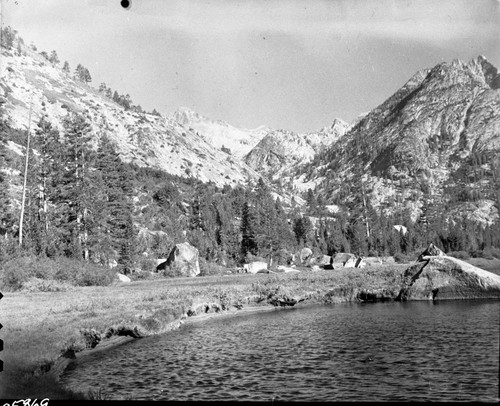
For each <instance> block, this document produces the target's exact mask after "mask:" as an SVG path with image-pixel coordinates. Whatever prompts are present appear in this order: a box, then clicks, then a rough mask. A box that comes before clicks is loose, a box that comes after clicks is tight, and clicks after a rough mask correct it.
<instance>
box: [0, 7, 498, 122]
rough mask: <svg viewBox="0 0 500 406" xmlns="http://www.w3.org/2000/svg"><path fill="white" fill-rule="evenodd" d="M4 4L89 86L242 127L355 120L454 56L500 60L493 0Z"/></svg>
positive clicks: (21, 27) (7, 15)
mask: <svg viewBox="0 0 500 406" xmlns="http://www.w3.org/2000/svg"><path fill="white" fill-rule="evenodd" d="M0 2H1V3H0V4H1V24H2V26H6V25H10V26H12V27H13V28H14V29H16V30H18V31H19V34H20V36H21V37H23V39H24V40H25V42H26V43H28V44H29V43H30V42H33V43H34V44H35V45H36V46H37V48H38V50H39V51H42V50H45V51H47V52H49V53H50V51H52V50H56V51H57V53H58V55H59V59H60V60H61V61H65V60H67V61H68V62H69V64H70V66H71V68H72V69H74V68H75V67H76V65H77V64H78V63H81V64H82V65H84V66H85V67H87V68H88V69H89V71H90V73H91V75H92V79H93V81H92V84H93V85H94V86H95V87H98V86H99V84H100V83H101V82H105V83H106V84H107V85H108V86H110V87H111V88H112V89H113V90H117V91H118V93H120V94H126V93H128V94H130V96H131V97H132V100H133V101H134V103H135V104H140V105H141V106H142V107H143V108H144V109H146V110H147V111H151V110H152V109H153V108H156V109H157V110H158V111H159V112H161V113H162V114H165V115H170V114H172V113H173V112H174V111H175V110H177V109H178V108H179V107H184V108H189V109H191V110H194V111H196V112H198V113H200V114H202V115H204V116H207V117H209V118H211V119H214V120H224V121H226V122H228V123H230V124H232V125H235V126H237V127H243V128H256V127H258V126H261V125H265V126H268V127H271V128H276V129H279V128H282V129H288V130H293V131H298V132H307V131H315V130H318V129H320V128H322V127H325V126H328V125H330V124H331V123H332V121H333V119H335V118H340V119H343V120H345V121H347V122H351V121H352V120H353V119H355V118H356V117H358V116H359V115H360V114H362V113H366V112H368V111H370V110H371V109H373V108H375V107H377V106H378V105H379V104H381V103H382V102H383V101H384V100H385V99H386V98H388V97H389V96H391V95H392V94H393V93H394V92H395V91H396V90H397V89H399V88H400V87H401V86H403V85H404V84H405V83H406V81H407V80H409V79H410V77H411V76H413V75H414V74H415V73H416V72H417V71H418V70H420V69H423V68H430V67H433V66H435V65H436V64H438V63H441V62H451V61H452V60H453V59H456V58H458V59H461V60H464V61H468V60H470V59H472V58H475V57H477V56H478V55H484V56H485V57H486V58H487V59H488V60H489V61H490V62H491V63H493V64H494V65H495V66H496V67H498V68H500V41H499V40H500V0H440V1H435V0H131V7H130V8H129V9H123V8H122V7H121V5H120V0H86V1H85V0H83V1H82V0H17V1H16V0H0ZM0 63H1V61H0Z"/></svg>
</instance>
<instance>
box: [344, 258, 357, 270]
mask: <svg viewBox="0 0 500 406" xmlns="http://www.w3.org/2000/svg"><path fill="white" fill-rule="evenodd" d="M356 261H357V258H356V257H354V256H353V257H352V258H349V259H348V260H347V261H345V262H344V268H355V267H356Z"/></svg>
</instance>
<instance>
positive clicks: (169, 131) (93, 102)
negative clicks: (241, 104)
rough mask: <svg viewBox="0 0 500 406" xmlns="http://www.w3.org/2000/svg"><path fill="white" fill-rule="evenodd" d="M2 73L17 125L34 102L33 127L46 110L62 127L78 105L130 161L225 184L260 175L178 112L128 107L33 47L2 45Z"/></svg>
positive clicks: (24, 122)
mask: <svg viewBox="0 0 500 406" xmlns="http://www.w3.org/2000/svg"><path fill="white" fill-rule="evenodd" d="M0 77H1V80H0V91H1V94H0V96H1V97H2V100H3V101H4V102H5V103H4V107H5V111H6V115H7V118H8V120H9V121H10V124H11V127H13V128H19V129H27V128H28V125H29V111H30V105H32V117H31V129H32V130H33V128H35V126H36V123H37V122H38V121H39V119H40V118H41V116H42V114H44V115H46V117H47V119H48V120H49V121H50V122H51V123H52V124H53V125H54V126H55V127H56V128H58V129H61V128H62V120H63V118H64V117H65V116H66V115H67V113H68V111H75V112H79V113H81V114H83V115H84V116H85V117H86V118H87V119H88V121H89V122H90V123H91V125H92V129H93V133H94V143H95V144H97V141H98V139H100V137H102V135H103V134H107V135H108V137H109V138H110V139H111V141H112V142H113V143H114V144H115V145H116V147H117V149H118V151H119V153H120V157H121V158H122V159H123V160H124V161H126V162H132V163H135V164H137V165H138V166H147V167H152V168H157V169H161V170H164V171H166V172H168V173H171V174H173V175H179V176H183V177H195V178H197V179H200V180H202V181H204V182H208V181H212V182H214V183H216V184H217V185H219V186H222V185H224V184H229V185H237V184H246V182H247V181H248V180H249V179H254V180H256V179H258V177H259V174H258V173H257V172H255V171H254V170H253V169H252V168H250V167H248V166H247V165H245V163H244V162H242V161H241V160H239V159H237V158H236V157H232V156H231V155H230V154H228V153H227V152H225V151H223V150H221V149H219V148H217V147H216V146H214V145H213V144H212V143H210V142H209V141H210V140H209V139H207V138H205V137H204V136H202V135H200V134H199V133H197V132H196V131H195V130H194V129H189V128H186V127H185V126H183V125H182V123H179V122H178V121H176V119H175V118H165V117H160V116H156V115H153V114H146V113H138V112H136V111H132V110H126V109H124V108H123V107H122V106H119V105H118V104H116V103H115V102H114V101H113V100H111V99H109V98H107V97H105V96H104V95H103V94H101V93H99V92H98V91H97V90H96V89H94V88H92V87H90V86H88V85H87V84H85V83H83V82H81V81H79V80H76V79H75V78H73V77H72V76H71V75H70V74H67V73H65V72H63V71H62V69H60V68H59V67H58V66H55V65H53V64H51V63H50V62H49V61H47V60H46V59H45V58H44V57H43V56H41V55H39V54H38V53H36V52H35V51H33V50H31V49H29V48H28V47H25V48H24V50H23V53H22V54H18V53H17V52H16V51H13V50H5V49H4V48H2V55H1V63H0ZM18 147H19V146H18ZM18 149H19V148H18ZM21 149H22V148H21Z"/></svg>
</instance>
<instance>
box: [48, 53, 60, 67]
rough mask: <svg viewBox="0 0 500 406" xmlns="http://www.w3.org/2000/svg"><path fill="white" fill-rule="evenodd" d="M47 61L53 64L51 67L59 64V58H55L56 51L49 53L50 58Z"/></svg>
mask: <svg viewBox="0 0 500 406" xmlns="http://www.w3.org/2000/svg"><path fill="white" fill-rule="evenodd" d="M49 61H50V62H51V63H52V64H53V65H57V64H59V57H58V56H57V52H56V51H52V52H51V53H50V58H49Z"/></svg>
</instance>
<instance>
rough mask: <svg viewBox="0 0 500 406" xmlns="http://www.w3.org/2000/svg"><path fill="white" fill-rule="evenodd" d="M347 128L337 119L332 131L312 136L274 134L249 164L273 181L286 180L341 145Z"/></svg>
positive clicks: (251, 156) (255, 150) (250, 157)
mask: <svg viewBox="0 0 500 406" xmlns="http://www.w3.org/2000/svg"><path fill="white" fill-rule="evenodd" d="M346 128H347V124H346V123H345V122H343V121H342V120H339V119H335V120H334V121H333V123H332V125H331V126H330V127H325V128H322V129H321V130H320V131H318V132H313V133H308V134H299V133H295V132H292V131H287V130H275V131H271V132H269V134H267V135H266V136H265V137H264V138H263V139H262V140H261V141H260V142H259V143H258V144H257V145H256V146H255V147H254V148H253V149H252V150H251V151H250V152H249V153H248V154H247V155H246V156H245V163H246V164H248V165H249V166H250V167H251V168H253V169H255V170H258V171H260V172H263V173H265V174H266V175H268V176H269V177H270V178H272V179H286V178H287V174H288V173H289V172H290V171H291V169H292V168H294V167H296V166H297V165H300V164H304V163H306V162H309V161H311V160H312V159H313V158H314V157H315V155H316V154H317V153H319V152H320V151H323V150H325V149H326V148H327V147H329V146H330V145H332V144H333V143H334V142H336V141H338V140H339V138H340V137H341V136H342V135H343V134H344V133H345V130H346Z"/></svg>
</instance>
